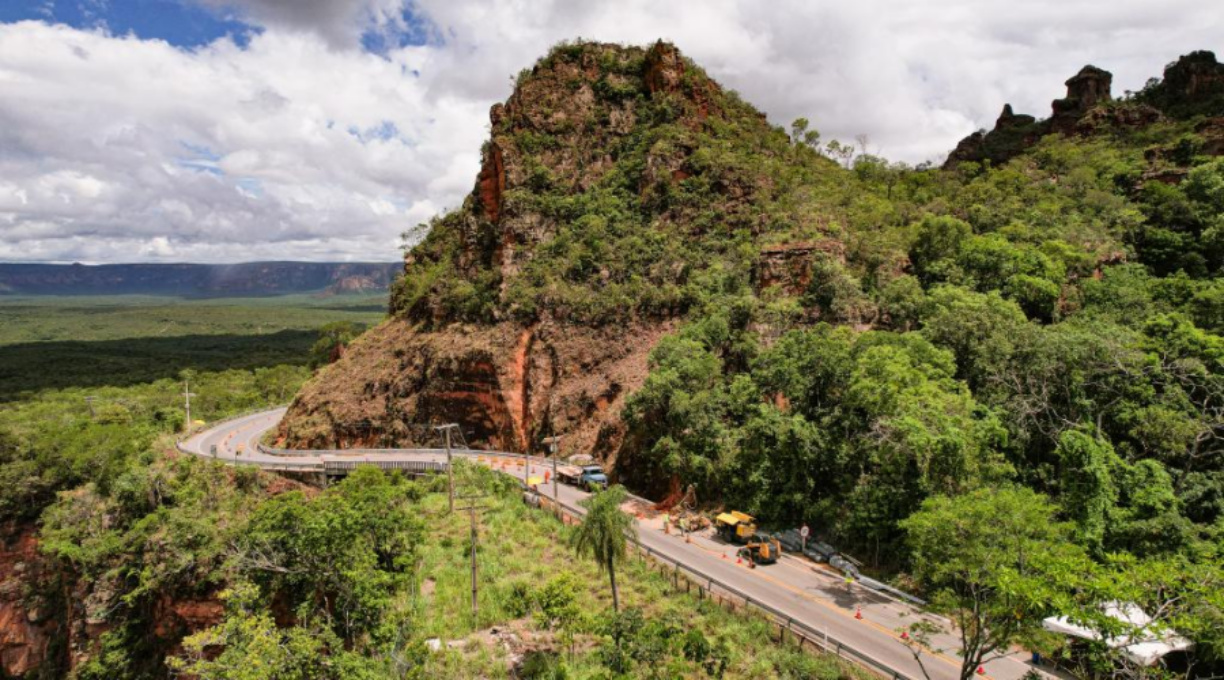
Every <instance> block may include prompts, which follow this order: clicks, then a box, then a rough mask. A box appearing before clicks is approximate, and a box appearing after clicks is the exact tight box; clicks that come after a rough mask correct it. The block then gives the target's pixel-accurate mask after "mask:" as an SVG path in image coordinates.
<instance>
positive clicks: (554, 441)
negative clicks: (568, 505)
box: [544, 435, 561, 514]
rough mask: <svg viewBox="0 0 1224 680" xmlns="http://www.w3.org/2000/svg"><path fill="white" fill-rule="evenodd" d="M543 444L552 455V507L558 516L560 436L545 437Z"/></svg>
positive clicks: (559, 507) (559, 506) (559, 501)
mask: <svg viewBox="0 0 1224 680" xmlns="http://www.w3.org/2000/svg"><path fill="white" fill-rule="evenodd" d="M544 443H545V444H548V451H549V453H551V454H552V483H553V506H554V507H555V512H556V513H557V514H560V513H561V495H560V494H559V493H558V491H557V454H558V452H559V450H560V448H561V446H560V445H561V435H553V436H551V437H545V438H544Z"/></svg>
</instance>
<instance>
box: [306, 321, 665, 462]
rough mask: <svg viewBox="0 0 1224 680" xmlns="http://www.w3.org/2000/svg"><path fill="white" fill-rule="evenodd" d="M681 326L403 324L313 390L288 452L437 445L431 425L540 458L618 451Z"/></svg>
mask: <svg viewBox="0 0 1224 680" xmlns="http://www.w3.org/2000/svg"><path fill="white" fill-rule="evenodd" d="M673 327H674V326H673V324H670V323H663V324H643V325H639V326H635V327H628V328H591V327H584V326H572V325H564V324H556V323H553V322H544V323H540V324H538V325H535V326H531V327H522V326H518V325H515V324H509V323H506V324H495V325H491V326H484V327H481V326H473V325H468V324H454V325H450V326H447V327H445V328H441V329H436V330H423V329H421V328H419V327H417V326H414V325H413V324H411V323H409V322H407V321H404V320H392V321H388V322H387V323H385V324H383V325H382V326H379V327H378V328H376V329H374V330H372V331H370V332H368V333H366V334H365V335H363V336H362V337H361V338H360V339H359V340H358V341H356V342H354V343H353V344H352V345H350V346H349V351H348V353H347V354H346V355H345V357H344V360H343V361H340V362H338V363H336V364H333V365H331V366H329V367H328V368H326V369H325V374H324V375H322V376H320V379H319V380H316V381H314V382H312V383H310V384H308V385H307V386H306V387H305V388H304V389H303V391H302V392H301V394H299V396H298V398H297V399H296V401H295V402H294V404H293V407H292V408H291V417H290V419H288V420H287V421H286V423H287V425H286V426H284V427H283V431H284V434H285V438H286V442H287V444H288V445H289V446H293V447H299V448H325V447H347V446H363V445H365V446H376V445H382V444H384V443H386V442H395V443H396V444H397V445H403V446H410V445H419V446H436V445H438V437H437V434H436V433H435V432H434V431H433V430H432V428H431V427H430V425H432V424H439V423H448V422H457V423H460V424H462V426H463V436H464V439H465V441H466V442H467V443H479V444H481V445H485V446H488V447H490V448H495V449H500V450H510V451H527V450H537V449H538V447H539V441H540V439H541V438H542V437H545V436H548V435H549V434H550V433H552V432H559V433H566V439H565V442H564V449H565V451H566V453H579V452H581V453H590V452H596V453H600V454H602V455H603V456H604V457H605V458H607V457H609V456H611V455H612V454H614V453H615V451H616V449H617V448H618V446H619V442H620V438H621V437H622V436H623V426H622V425H621V423H620V418H619V416H620V409H621V407H622V405H623V402H624V398H625V396H627V395H628V394H629V393H630V392H632V391H633V390H635V389H637V388H638V387H640V386H641V384H642V382H643V381H644V380H645V377H646V373H647V366H646V360H647V355H648V354H649V353H650V350H651V349H652V348H653V347H654V345H655V343H656V342H657V341H658V339H659V338H661V337H662V336H663V335H664V334H665V333H666V332H668V331H669V330H671V328H673Z"/></svg>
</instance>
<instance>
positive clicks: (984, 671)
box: [977, 666, 986, 675]
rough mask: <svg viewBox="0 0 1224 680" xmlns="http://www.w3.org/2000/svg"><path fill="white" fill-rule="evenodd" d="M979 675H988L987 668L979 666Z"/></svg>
mask: <svg viewBox="0 0 1224 680" xmlns="http://www.w3.org/2000/svg"><path fill="white" fill-rule="evenodd" d="M977 674H978V675H986V668H985V667H983V666H978V670H977Z"/></svg>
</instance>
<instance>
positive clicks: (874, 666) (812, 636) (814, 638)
mask: <svg viewBox="0 0 1224 680" xmlns="http://www.w3.org/2000/svg"><path fill="white" fill-rule="evenodd" d="M545 498H547V496H545ZM548 500H549V501H550V502H552V503H554V504H556V505H557V507H558V508H560V509H561V510H562V511H563V512H565V513H567V514H569V515H570V516H571V517H574V518H575V519H581V518H582V516H583V515H584V514H586V513H585V512H584V511H582V510H580V509H579V508H576V507H574V506H572V505H570V504H568V503H564V502H562V501H561V500H559V499H552V498H549V499H548ZM625 538H626V540H628V541H629V543H631V544H632V545H633V546H634V548H635V549H637V550H638V551H639V552H643V553H645V555H646V556H647V557H649V558H651V559H654V560H657V561H660V562H665V563H668V564H670V565H672V567H673V569H674V571H675V573H676V574H677V575H679V574H680V572H682V571H683V572H686V574H685V578H686V579H688V580H689V581H692V582H694V583H696V584H697V586H698V587H699V588H700V587H701V585H702V583H704V584H705V591H706V592H707V593H713V591H714V588H715V586H717V587H718V589H719V590H722V591H723V592H725V593H727V594H728V595H731V596H732V597H735V598H738V599H740V600H743V601H744V605H745V606H748V607H752V608H754V609H756V610H758V611H760V612H762V613H763V614H765V615H766V616H767V617H768V618H769V619H771V620H772V622H773V623H774V625H777V626H779V628H785V629H786V630H788V631H791V633H792V634H798V635H799V636H801V638H802V639H803V640H806V641H807V642H810V643H811V644H812V645H813V646H815V647H819V648H820V649H822V650H824V651H825V652H827V653H829V654H833V655H835V656H837V657H838V658H840V659H847V660H848V661H851V662H854V663H857V664H858V665H860V666H863V667H864V668H867V669H868V670H871V671H873V672H876V673H879V674H881V675H883V676H886V677H889V678H892V679H893V680H916V679H915V678H913V677H912V676H909V675H907V674H905V673H902V672H901V671H899V670H897V669H895V668H893V667H892V666H889V665H888V664H886V663H884V662H883V661H880V660H879V659H876V658H875V657H872V656H871V655H869V654H866V653H865V652H861V651H859V650H857V649H855V648H854V647H851V646H849V645H848V644H846V643H844V642H842V641H841V640H838V639H837V638H836V637H835V636H831V635H829V633H828V631H818V630H816V629H814V628H812V627H811V626H809V625H807V624H805V623H803V622H802V621H799V620H797V619H795V617H793V616H791V615H790V614H786V613H785V612H783V611H781V610H779V609H777V608H776V607H774V606H772V605H769V604H766V603H765V602H762V601H760V600H759V599H757V598H754V597H752V596H751V595H749V594H748V593H746V592H744V591H743V590H740V589H739V588H736V587H735V586H733V585H731V584H729V583H727V582H725V581H722V580H720V579H718V578H715V577H713V576H710V575H709V574H706V573H705V572H702V571H701V570H699V569H696V568H694V567H692V566H689V565H687V564H684V563H682V562H680V561H679V560H677V559H675V558H674V557H669V556H667V555H664V554H663V553H661V552H659V551H657V550H655V549H653V548H651V547H650V546H648V545H645V544H643V543H642V542H641V541H640V540H638V539H637V538H636V537H634V536H626V537H625Z"/></svg>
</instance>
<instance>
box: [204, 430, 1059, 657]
mask: <svg viewBox="0 0 1224 680" xmlns="http://www.w3.org/2000/svg"><path fill="white" fill-rule="evenodd" d="M284 413H285V409H283V408H282V409H275V410H272V411H265V412H262V413H257V414H253V415H249V416H246V417H243V418H237V419H234V420H230V421H225V422H221V423H218V424H216V425H214V426H212V427H211V428H209V429H205V430H203V431H200V432H198V433H196V434H194V435H192V436H191V437H190V438H188V439H187V440H185V441H184V442H182V444H181V447H182V449H184V450H186V451H187V452H189V453H192V454H195V455H199V456H203V457H215V458H216V459H218V460H222V461H225V462H227V463H240V464H242V463H245V464H252V465H258V466H260V467H264V468H269V469H284V470H297V471H310V470H312V469H314V470H319V471H322V469H323V463H324V461H325V460H353V459H357V460H368V461H370V462H375V461H399V460H402V461H435V462H442V461H445V459H446V457H445V455H444V454H443V453H439V452H436V451H405V452H380V453H376V454H375V453H356V452H345V451H342V450H340V451H328V452H311V454H309V455H272V454H268V453H265V452H263V451H261V450H260V447H259V442H260V439H261V438H262V437H263V434H264V433H265V432H266V431H268V430H269V429H272V428H273V427H275V426H276V424H277V423H279V422H280V419H281V417H282V416H284ZM214 446H215V447H216V449H215V454H214V449H213V447H214ZM466 455H468V456H474V457H477V459H478V460H479V461H480V462H483V463H485V464H488V465H491V466H492V467H494V468H495V469H499V470H503V471H505V472H506V473H508V474H512V475H514V476H516V477H518V478H519V479H526V478H527V477H528V476H536V477H543V476H544V473H545V472H546V471H551V469H552V467H551V464H546V463H545V464H542V461H540V460H538V459H537V460H535V461H531V462H529V463H524V461H523V460H521V459H516V458H512V457H511V456H510V455H509V454H507V455H504V456H502V455H499V454H497V453H496V452H469V453H467V454H466ZM539 492H540V494H541V495H542V496H544V497H546V498H550V499H551V498H553V494H554V485H553V484H552V483H551V481H550V482H548V483H546V484H542V485H540V487H539ZM556 493H557V500H559V501H560V502H561V503H562V504H565V505H568V506H571V507H578V502H579V501H581V500H582V499H584V498H586V497H587V496H588V495H589V494H587V493H586V492H584V491H582V490H580V489H578V488H575V487H571V486H569V485H566V484H558V485H556ZM626 510H627V511H631V512H641V516H640V517H639V519H638V520H637V524H638V539H639V541H640V543H641V544H642V545H643V546H646V547H648V548H650V549H651V550H652V551H654V552H656V553H659V554H660V555H663V556H665V557H667V558H669V559H671V560H674V561H677V562H680V563H681V564H683V565H684V566H685V568H686V570H688V571H689V572H690V573H693V572H696V573H700V574H702V575H704V576H705V577H706V578H707V579H709V578H713V579H715V580H716V581H721V582H722V583H725V584H728V585H730V586H732V587H734V588H735V589H737V590H739V591H740V592H741V593H744V594H747V595H748V596H750V597H751V598H753V599H754V600H756V601H758V602H762V603H764V604H766V605H768V606H770V607H772V608H773V609H774V610H776V611H777V612H780V613H781V614H782V615H784V616H787V617H790V618H792V619H794V620H795V621H797V622H800V623H802V624H804V625H805V626H806V627H807V628H809V629H810V630H811V631H815V632H817V633H818V635H819V636H820V637H823V636H827V638H828V639H829V640H830V642H840V643H841V644H842V645H844V646H846V647H850V648H853V649H854V650H856V651H857V652H858V653H859V654H861V655H863V656H867V657H870V658H872V659H874V660H875V661H876V662H877V663H878V664H881V665H883V666H886V667H888V668H892V669H895V670H896V671H899V672H900V673H902V674H904V675H906V676H908V677H909V678H914V679H921V678H923V673H922V670H921V669H920V668H919V665H918V663H917V662H916V661H915V660H914V658H913V655H912V654H911V652H910V650H909V648H908V647H906V645H905V643H904V642H903V641H902V639H901V633H900V631H901V629H903V628H905V627H906V626H908V625H909V624H910V623H912V622H913V621H915V620H917V618H918V617H925V618H928V619H930V620H931V621H933V622H935V623H936V624H937V625H941V626H946V625H947V622H946V621H944V620H942V619H939V618H936V617H933V616H930V615H928V614H925V613H923V612H922V611H920V610H919V609H917V608H916V607H914V606H912V605H910V604H908V603H904V602H900V601H898V600H894V599H892V598H889V597H886V596H884V595H883V594H881V593H878V592H876V591H872V590H869V589H867V588H864V587H862V586H861V585H859V584H857V583H851V584H847V583H846V581H845V580H844V578H843V577H842V576H841V575H840V574H839V573H838V572H835V571H833V570H831V569H829V568H828V567H826V566H825V565H820V564H817V563H815V562H812V561H810V560H807V559H806V558H802V557H796V556H792V555H786V556H784V557H783V558H782V559H781V560H779V561H778V562H777V563H776V564H772V565H761V566H758V567H756V568H754V569H753V568H749V567H748V565H747V563H739V562H738V561H737V558H736V549H737V546H733V545H729V544H726V543H724V542H722V541H721V540H719V539H717V538H716V537H714V536H713V535H712V533H711V532H709V531H707V532H705V533H693V534H691V535H690V536H689V541H688V542H686V541H685V539H684V537H682V536H679V535H677V534H676V533H665V532H664V531H663V522H662V518H661V516H658V515H657V514H656V513H653V512H651V511H650V510H649V508H648V507H647V506H644V505H643V504H640V503H638V504H636V505H634V504H627V507H626ZM673 532H674V529H673ZM694 580H698V579H694ZM714 592H719V589H718V588H717V587H716V588H715V590H714ZM860 615H861V618H859V616H860ZM958 646H959V645H958V642H957V638H956V637H955V636H954V635H953V634H943V635H939V636H936V637H935V638H934V639H933V647H934V648H935V649H932V650H927V651H925V652H923V660H924V663H925V665H926V670H927V672H928V673H929V676H930V678H931V680H957V679H958V678H959V671H960V659H959V657H957V655H956V652H955V650H956V649H957V648H958ZM1028 658H1029V655H1028V654H1027V653H1025V652H1022V651H1020V650H1016V651H1015V652H1013V653H1012V654H1010V655H1008V656H1005V657H1002V658H997V659H994V660H992V661H989V662H987V664H986V665H985V668H984V669H983V670H984V673H983V674H982V675H980V676H979V677H982V678H983V680H989V679H990V678H994V679H996V680H1019V678H1021V677H1022V676H1023V675H1024V674H1025V673H1026V672H1027V671H1030V670H1036V669H1035V667H1034V666H1032V665H1030V664H1029V662H1028ZM1040 670H1042V671H1045V670H1046V669H1040Z"/></svg>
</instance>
